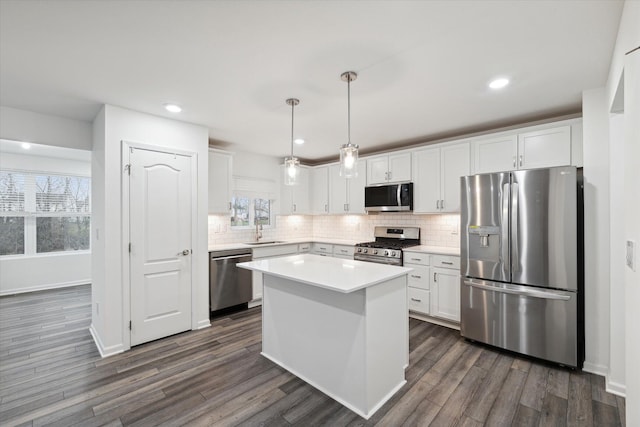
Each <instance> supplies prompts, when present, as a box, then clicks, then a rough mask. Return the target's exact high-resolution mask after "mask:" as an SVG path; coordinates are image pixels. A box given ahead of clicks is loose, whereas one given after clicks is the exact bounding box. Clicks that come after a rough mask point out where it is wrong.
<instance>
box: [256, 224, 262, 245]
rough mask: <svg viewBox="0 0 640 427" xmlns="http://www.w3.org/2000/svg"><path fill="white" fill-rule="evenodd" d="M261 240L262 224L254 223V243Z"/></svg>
mask: <svg viewBox="0 0 640 427" xmlns="http://www.w3.org/2000/svg"><path fill="white" fill-rule="evenodd" d="M260 239H262V224H258V223H256V242H259V241H260Z"/></svg>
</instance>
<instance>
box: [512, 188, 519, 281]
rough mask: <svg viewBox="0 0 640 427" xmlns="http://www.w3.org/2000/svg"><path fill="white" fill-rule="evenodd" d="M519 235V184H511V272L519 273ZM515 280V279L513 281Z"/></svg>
mask: <svg viewBox="0 0 640 427" xmlns="http://www.w3.org/2000/svg"><path fill="white" fill-rule="evenodd" d="M518 234H520V224H519V223H518V183H517V182H514V183H513V184H511V271H512V272H513V271H518V269H519V268H520V255H519V254H518ZM512 280H513V279H512Z"/></svg>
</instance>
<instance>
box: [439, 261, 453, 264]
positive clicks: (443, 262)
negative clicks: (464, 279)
mask: <svg viewBox="0 0 640 427" xmlns="http://www.w3.org/2000/svg"><path fill="white" fill-rule="evenodd" d="M440 263H441V264H446V265H453V263H452V262H449V261H440Z"/></svg>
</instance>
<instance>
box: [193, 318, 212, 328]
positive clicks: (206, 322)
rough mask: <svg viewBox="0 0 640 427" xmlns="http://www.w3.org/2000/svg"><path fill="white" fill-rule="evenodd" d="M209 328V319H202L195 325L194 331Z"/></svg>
mask: <svg viewBox="0 0 640 427" xmlns="http://www.w3.org/2000/svg"><path fill="white" fill-rule="evenodd" d="M210 326H211V322H210V321H209V319H202V320H199V321H198V323H196V329H204V328H209V327H210Z"/></svg>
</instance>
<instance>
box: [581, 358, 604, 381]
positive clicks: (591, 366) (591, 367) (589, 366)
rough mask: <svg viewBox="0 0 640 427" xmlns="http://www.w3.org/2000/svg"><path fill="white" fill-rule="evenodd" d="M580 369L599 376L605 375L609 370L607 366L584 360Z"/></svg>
mask: <svg viewBox="0 0 640 427" xmlns="http://www.w3.org/2000/svg"><path fill="white" fill-rule="evenodd" d="M582 370H583V371H585V372H589V373H590V374H596V375H600V376H601V377H606V376H607V372H608V371H609V367H608V366H604V365H598V364H597V363H591V362H587V361H586V360H585V362H584V364H583V365H582Z"/></svg>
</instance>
